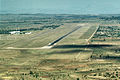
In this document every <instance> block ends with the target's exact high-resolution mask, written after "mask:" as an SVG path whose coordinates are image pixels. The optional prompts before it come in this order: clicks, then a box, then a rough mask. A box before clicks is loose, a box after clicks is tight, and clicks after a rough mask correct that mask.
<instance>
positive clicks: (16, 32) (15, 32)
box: [9, 31, 20, 34]
mask: <svg viewBox="0 0 120 80" xmlns="http://www.w3.org/2000/svg"><path fill="white" fill-rule="evenodd" d="M9 33H10V34H20V31H11V32H9Z"/></svg>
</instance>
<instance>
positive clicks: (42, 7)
mask: <svg viewBox="0 0 120 80" xmlns="http://www.w3.org/2000/svg"><path fill="white" fill-rule="evenodd" d="M0 6H1V8H0V11H6V12H12V11H13V12H16V13H24V12H25V13H78V14H119V13H120V0H0Z"/></svg>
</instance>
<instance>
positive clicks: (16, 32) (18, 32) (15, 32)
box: [9, 31, 31, 34]
mask: <svg viewBox="0 0 120 80" xmlns="http://www.w3.org/2000/svg"><path fill="white" fill-rule="evenodd" d="M9 33H10V34H31V32H21V31H11V32H9Z"/></svg>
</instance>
